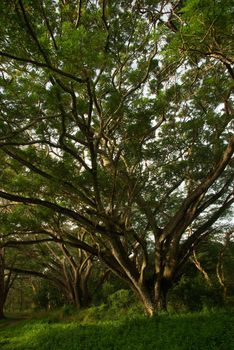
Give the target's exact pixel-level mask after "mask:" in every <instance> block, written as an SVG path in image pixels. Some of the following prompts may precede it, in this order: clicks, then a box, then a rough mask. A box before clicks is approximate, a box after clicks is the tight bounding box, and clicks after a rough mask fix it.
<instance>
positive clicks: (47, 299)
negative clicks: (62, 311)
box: [33, 281, 64, 310]
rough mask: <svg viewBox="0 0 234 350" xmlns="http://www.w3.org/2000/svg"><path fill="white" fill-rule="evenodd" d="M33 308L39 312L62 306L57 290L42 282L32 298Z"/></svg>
mask: <svg viewBox="0 0 234 350" xmlns="http://www.w3.org/2000/svg"><path fill="white" fill-rule="evenodd" d="M33 301H34V304H35V307H36V308H37V309H39V310H43V309H45V310H47V309H55V308H58V307H59V306H61V305H63V304H64V300H63V297H62V295H61V294H60V292H59V290H58V288H56V287H54V286H53V285H52V284H51V283H49V282H48V281H42V282H41V283H40V285H39V288H38V290H37V291H36V294H35V295H34V297H33Z"/></svg>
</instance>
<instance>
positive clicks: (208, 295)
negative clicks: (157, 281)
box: [168, 274, 223, 312]
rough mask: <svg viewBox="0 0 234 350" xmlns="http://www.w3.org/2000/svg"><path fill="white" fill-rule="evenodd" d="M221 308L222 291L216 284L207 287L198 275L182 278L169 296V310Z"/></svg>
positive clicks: (202, 278)
mask: <svg viewBox="0 0 234 350" xmlns="http://www.w3.org/2000/svg"><path fill="white" fill-rule="evenodd" d="M222 306H223V298H222V291H221V289H220V286H219V285H218V284H217V282H216V284H215V285H213V286H209V285H208V284H207V283H206V282H205V281H204V277H203V276H201V275H200V274H197V276H194V277H193V278H191V276H190V277H186V276H185V277H183V278H182V279H181V281H180V283H179V284H178V285H177V286H176V287H175V288H174V289H173V291H172V292H171V293H170V296H169V305H168V307H169V310H174V311H177V312H181V311H182V310H184V311H198V310H202V309H209V310H210V309H212V308H219V307H222Z"/></svg>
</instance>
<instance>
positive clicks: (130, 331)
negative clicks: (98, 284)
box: [0, 310, 234, 350]
mask: <svg viewBox="0 0 234 350" xmlns="http://www.w3.org/2000/svg"><path fill="white" fill-rule="evenodd" d="M117 314H118V313H116V319H110V318H109V317H106V319H105V317H104V316H103V317H102V319H100V313H99V315H98V314H97V313H95V312H94V311H92V312H90V311H88V312H87V311H84V310H83V311H82V312H81V313H78V314H72V315H69V316H64V315H63V317H61V313H58V312H57V313H56V312H55V313H51V314H48V315H47V316H45V315H44V317H40V316H38V317H37V318H35V317H34V318H32V319H23V318H22V319H19V318H15V319H10V320H3V321H1V322H0V349H1V350H108V349H110V350H125V349H126V350H131V349H132V350H143V349H144V350H151V349H152V350H155V349H157V350H234V311H213V312H208V311H206V312H194V313H186V314H171V315H170V314H161V315H156V316H154V317H152V318H147V317H145V316H139V315H137V316H135V317H134V315H131V317H129V316H126V317H123V316H120V317H119V319H118V318H117ZM87 315H89V316H87ZM91 315H92V316H91ZM95 318H96V319H95ZM108 318H109V319H108Z"/></svg>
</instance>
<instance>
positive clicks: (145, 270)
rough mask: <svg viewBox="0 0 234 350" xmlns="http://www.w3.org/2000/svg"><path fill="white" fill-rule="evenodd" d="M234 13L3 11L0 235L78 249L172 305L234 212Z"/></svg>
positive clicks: (173, 5)
mask: <svg viewBox="0 0 234 350" xmlns="http://www.w3.org/2000/svg"><path fill="white" fill-rule="evenodd" d="M233 12H234V6H233V1H232V0H228V1H226V2H225V5H224V4H223V3H222V2H221V1H218V0H215V1H213V0H208V1H201V0H189V1H188V0H187V1H186V0H175V1H173V0H171V1H170V0H158V1H150V0H144V1H138V0H136V1H131V2H130V1H118V2H116V1H112V0H100V1H94V0H90V1H89V0H86V1H82V0H81V1H73V0H69V1H68V0H61V1H60V0H59V1H52V0H36V1H35V0H34V1H32V0H10V1H5V0H4V1H2V2H1V5H0V20H1V23H2V26H1V29H0V45H1V51H0V65H1V76H0V94H1V97H0V98H1V100H0V106H1V107H0V108H1V110H0V160H1V173H0V176H1V190H0V197H1V198H2V201H6V203H15V204H16V203H18V204H17V205H16V206H15V207H16V208H17V210H16V211H15V210H13V211H11V213H8V215H10V216H9V217H11V218H12V219H11V220H10V222H9V223H8V225H7V220H6V221H4V222H5V224H4V225H2V230H3V231H5V232H9V231H11V232H15V231H17V232H20V231H22V230H24V232H27V230H28V231H32V230H34V231H36V232H37V233H38V234H41V235H52V236H53V239H54V240H56V239H57V241H58V240H60V241H62V240H64V241H66V244H68V243H70V244H71V245H74V244H75V245H76V247H77V248H81V249H83V250H85V251H86V252H87V253H89V254H91V255H92V256H96V257H97V258H98V259H99V260H100V261H102V262H103V263H104V264H106V265H107V266H108V267H109V268H110V269H111V270H112V271H113V272H114V273H115V274H117V275H118V276H119V277H120V278H121V279H123V280H125V281H126V282H127V283H128V284H129V285H130V287H131V288H132V289H133V290H134V291H135V292H136V294H137V295H138V297H139V299H140V300H141V301H142V303H143V304H144V307H145V310H146V312H147V313H148V314H149V315H152V314H153V313H154V312H155V310H157V309H159V308H160V307H165V306H166V296H167V292H168V290H169V289H170V288H171V287H172V285H173V284H174V283H175V282H176V281H178V280H179V279H180V277H181V271H182V268H183V266H184V264H185V262H186V261H187V259H188V258H189V256H190V255H191V254H192V252H193V249H194V247H196V246H197V245H198V244H199V243H200V242H201V241H202V240H204V239H205V238H206V237H207V236H208V235H211V234H212V233H214V232H215V227H216V226H215V225H216V224H217V222H218V220H219V218H221V217H222V216H225V215H226V214H227V213H228V211H230V210H231V206H232V204H233V201H234V199H233V177H234V172H233V150H234V135H233V125H232V122H233V89H234V83H233V80H234V70H233V63H234V57H233V40H232V36H233V21H232V18H233V15H234V13H233ZM2 215H5V214H4V213H3V214H2ZM55 217H56V222H57V227H55V225H54V222H53V223H52V221H53V218H55ZM84 232H85V234H82V233H84ZM43 237H45V236H43ZM46 237H47V236H46ZM50 237H51V236H50Z"/></svg>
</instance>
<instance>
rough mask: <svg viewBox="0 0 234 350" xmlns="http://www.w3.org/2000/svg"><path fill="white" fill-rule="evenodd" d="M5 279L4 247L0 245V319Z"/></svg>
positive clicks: (3, 300) (2, 314)
mask: <svg viewBox="0 0 234 350" xmlns="http://www.w3.org/2000/svg"><path fill="white" fill-rule="evenodd" d="M5 300H6V298H5V281H4V248H1V247H0V319H3V318H5V315H4V304H5Z"/></svg>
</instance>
